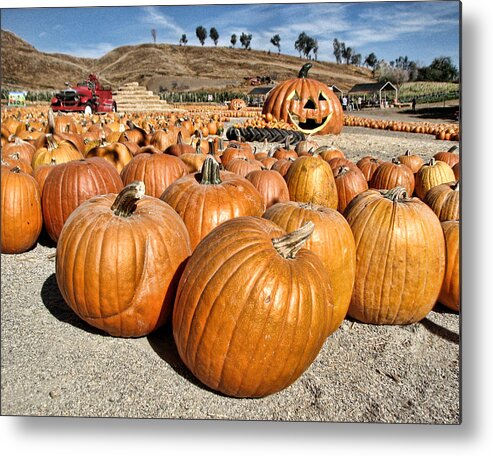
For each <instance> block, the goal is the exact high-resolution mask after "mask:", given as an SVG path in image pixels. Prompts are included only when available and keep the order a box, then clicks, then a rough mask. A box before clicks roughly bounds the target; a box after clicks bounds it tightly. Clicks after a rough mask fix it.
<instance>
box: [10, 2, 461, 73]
mask: <svg viewBox="0 0 493 456" xmlns="http://www.w3.org/2000/svg"><path fill="white" fill-rule="evenodd" d="M33 3H34V6H36V4H38V3H39V4H40V5H47V4H49V3H50V2H46V1H45V2H29V5H32V4H33ZM93 3H96V2H93ZM162 3H164V2H161V4H162ZM166 3H168V5H167V6H157V5H151V4H150V2H143V1H134V2H131V3H129V4H128V5H135V6H125V5H126V4H125V3H123V2H119V3H113V4H112V5H111V6H107V7H76V5H78V4H80V3H75V2H62V5H64V6H65V7H64V8H52V7H42V8H40V7H34V8H7V9H3V8H2V17H1V24H2V29H5V30H9V31H12V32H14V33H15V34H17V35H18V36H19V37H21V38H22V39H24V40H26V41H27V42H29V43H30V44H32V45H33V46H34V47H35V48H36V49H38V50H39V51H43V52H61V53H66V54H71V55H75V56H79V57H101V56H102V55H104V54H105V53H106V52H108V51H110V50H112V49H114V48H115V47H118V46H123V45H134V44H140V43H150V42H152V41H153V40H152V36H151V29H153V28H155V29H156V30H157V41H158V42H165V43H172V44H178V43H179V39H180V37H181V35H182V34H183V33H184V34H186V35H187V38H188V45H200V43H199V41H198V39H197V37H196V35H195V29H196V27H197V26H199V25H202V26H204V27H205V28H206V29H207V30H210V28H211V27H215V28H216V29H217V30H218V32H219V42H218V46H229V45H230V38H231V35H232V34H233V33H235V34H236V35H237V36H238V37H239V36H240V35H241V33H242V32H245V33H251V34H252V42H251V47H252V48H253V49H264V50H268V49H271V50H272V51H274V50H276V49H275V48H274V47H273V46H272V45H271V44H270V39H271V37H272V36H273V35H275V34H279V35H280V37H281V52H283V53H286V54H291V55H298V53H297V51H296V50H295V49H294V42H295V41H296V38H297V37H298V35H299V34H300V33H301V32H303V31H304V32H305V33H306V34H308V35H309V36H311V37H313V38H316V39H317V40H318V44H319V52H318V58H319V60H325V61H335V57H334V54H333V46H332V42H333V39H334V38H337V39H338V40H339V41H343V42H344V43H345V44H346V46H351V47H352V48H353V49H354V51H355V52H356V53H360V54H361V55H362V57H363V59H364V58H365V57H366V56H367V55H368V54H369V53H370V52H374V53H375V54H376V56H377V58H378V59H385V60H387V61H391V60H394V59H396V58H398V57H399V56H407V57H408V58H409V59H410V60H414V61H415V62H417V63H418V64H419V65H420V66H425V65H429V64H430V63H431V62H432V60H433V58H435V57H439V56H448V57H451V58H452V61H453V62H454V64H455V65H457V66H458V65H459V29H460V19H459V2H458V1H434V2H433V1H432V2H408V1H402V2H358V3H355V2H325V3H306V2H303V3H289V2H284V3H277V4H274V3H272V4H267V3H243V4H233V3H231V4H217V3H218V2H217V3H216V4H213V3H212V2H204V1H195V2H194V5H185V6H177V5H172V4H169V2H166ZM25 4H26V3H25V2H24V3H23V5H25ZM84 4H91V2H89V3H87V2H84ZM12 5H13V6H17V5H15V3H14V4H12ZM116 5H123V6H116ZM213 45H214V44H213V42H212V40H211V39H210V38H208V39H207V40H206V43H205V46H213ZM236 46H237V47H239V46H240V43H239V41H238V43H237V45H236Z"/></svg>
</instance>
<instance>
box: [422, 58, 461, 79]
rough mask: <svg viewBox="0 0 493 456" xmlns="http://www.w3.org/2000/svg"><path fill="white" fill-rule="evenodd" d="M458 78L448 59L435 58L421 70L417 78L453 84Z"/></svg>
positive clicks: (457, 73) (453, 66) (456, 70)
mask: <svg viewBox="0 0 493 456" xmlns="http://www.w3.org/2000/svg"><path fill="white" fill-rule="evenodd" d="M458 77H459V70H458V69H457V67H456V66H455V65H454V64H453V63H452V59H451V58H450V57H436V58H435V59H433V61H432V62H431V64H430V65H429V66H427V67H424V68H421V69H420V72H419V78H420V79H423V80H425V81H441V82H453V81H456V80H457V78H458Z"/></svg>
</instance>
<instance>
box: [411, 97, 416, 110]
mask: <svg viewBox="0 0 493 456" xmlns="http://www.w3.org/2000/svg"><path fill="white" fill-rule="evenodd" d="M412 106H413V112H416V98H413V103H412Z"/></svg>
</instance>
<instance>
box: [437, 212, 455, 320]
mask: <svg viewBox="0 0 493 456" xmlns="http://www.w3.org/2000/svg"><path fill="white" fill-rule="evenodd" d="M442 228H443V234H444V236H445V246H446V252H447V255H446V258H447V262H446V267H445V276H444V278H443V283H442V288H441V290H440V295H439V296H438V301H439V302H441V303H442V304H443V305H445V306H447V307H448V308H449V309H452V310H455V311H456V312H458V311H459V310H460V248H459V247H460V242H459V237H460V226H459V221H457V220H449V221H446V222H442Z"/></svg>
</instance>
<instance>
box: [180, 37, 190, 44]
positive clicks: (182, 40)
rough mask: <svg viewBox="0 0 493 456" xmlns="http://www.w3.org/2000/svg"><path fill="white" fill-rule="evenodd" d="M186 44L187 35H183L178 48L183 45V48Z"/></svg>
mask: <svg viewBox="0 0 493 456" xmlns="http://www.w3.org/2000/svg"><path fill="white" fill-rule="evenodd" d="M187 43H188V39H187V35H185V34H183V35H182V36H181V38H180V46H181V45H182V44H183V46H186V45H187Z"/></svg>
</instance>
